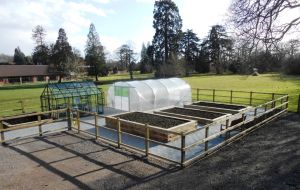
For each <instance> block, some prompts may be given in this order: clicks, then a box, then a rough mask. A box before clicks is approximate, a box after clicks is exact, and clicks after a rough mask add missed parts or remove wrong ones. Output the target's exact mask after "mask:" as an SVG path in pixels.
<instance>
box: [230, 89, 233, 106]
mask: <svg viewBox="0 0 300 190" xmlns="http://www.w3.org/2000/svg"><path fill="white" fill-rule="evenodd" d="M232 94H233V92H232V90H230V103H231V104H232Z"/></svg>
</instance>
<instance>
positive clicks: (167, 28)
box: [152, 0, 182, 63]
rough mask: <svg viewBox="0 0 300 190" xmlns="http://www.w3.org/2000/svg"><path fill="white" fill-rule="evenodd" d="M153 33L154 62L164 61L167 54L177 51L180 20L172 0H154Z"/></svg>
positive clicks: (166, 58)
mask: <svg viewBox="0 0 300 190" xmlns="http://www.w3.org/2000/svg"><path fill="white" fill-rule="evenodd" d="M153 14H154V16H153V18H154V20H153V27H154V29H155V34H154V37H153V41H152V44H153V46H154V54H155V59H156V60H155V61H156V63H166V62H167V61H168V59H169V56H170V55H171V53H172V54H177V53H178V52H179V41H180V34H181V27H182V20H181V17H180V15H179V10H178V8H177V6H176V4H175V3H174V2H173V1H172V0H158V1H155V4H154V11H153Z"/></svg>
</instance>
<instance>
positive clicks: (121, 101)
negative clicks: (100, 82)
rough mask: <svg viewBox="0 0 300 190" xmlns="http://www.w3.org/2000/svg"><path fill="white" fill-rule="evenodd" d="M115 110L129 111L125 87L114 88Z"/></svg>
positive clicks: (127, 91) (127, 90)
mask: <svg viewBox="0 0 300 190" xmlns="http://www.w3.org/2000/svg"><path fill="white" fill-rule="evenodd" d="M115 108H116V109H119V110H124V111H129V88H128V87H126V86H115Z"/></svg>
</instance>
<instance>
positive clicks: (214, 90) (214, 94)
mask: <svg viewBox="0 0 300 190" xmlns="http://www.w3.org/2000/svg"><path fill="white" fill-rule="evenodd" d="M215 96H216V89H213V102H215Z"/></svg>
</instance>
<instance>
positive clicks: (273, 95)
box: [272, 93, 275, 108]
mask: <svg viewBox="0 0 300 190" xmlns="http://www.w3.org/2000/svg"><path fill="white" fill-rule="evenodd" d="M274 100H275V93H272V108H274V107H275V102H274Z"/></svg>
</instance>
